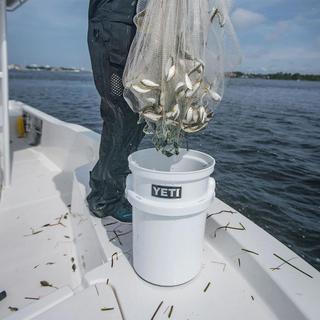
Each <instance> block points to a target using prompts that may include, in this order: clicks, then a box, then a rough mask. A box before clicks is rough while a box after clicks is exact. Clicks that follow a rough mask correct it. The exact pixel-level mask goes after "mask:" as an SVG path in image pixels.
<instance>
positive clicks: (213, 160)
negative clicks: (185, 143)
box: [128, 148, 216, 175]
mask: <svg viewBox="0 0 320 320" xmlns="http://www.w3.org/2000/svg"><path fill="white" fill-rule="evenodd" d="M146 150H153V151H154V150H156V149H155V148H146V149H142V150H138V151H135V152H133V153H132V154H130V156H129V157H128V162H129V166H130V167H134V168H136V169H138V170H142V171H144V172H149V173H153V174H154V173H157V174H162V175H166V174H175V175H185V174H200V173H204V172H207V171H211V170H212V171H213V169H214V167H215V164H216V160H215V159H214V158H213V157H212V156H210V155H209V154H207V153H205V152H202V151H198V150H193V149H189V150H187V149H184V148H180V150H183V151H187V152H190V151H192V152H194V153H196V154H201V155H204V156H205V157H207V158H208V159H210V161H211V164H210V165H209V163H208V167H206V168H203V169H200V170H192V171H174V172H170V171H160V170H156V169H148V168H144V167H141V166H140V165H138V164H137V162H136V161H133V160H132V157H133V156H134V155H136V154H137V153H139V152H142V151H146ZM130 169H131V168H130Z"/></svg>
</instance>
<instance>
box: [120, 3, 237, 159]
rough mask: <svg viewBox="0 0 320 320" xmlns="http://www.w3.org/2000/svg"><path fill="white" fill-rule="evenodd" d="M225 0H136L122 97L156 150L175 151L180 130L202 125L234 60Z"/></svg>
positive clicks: (193, 129)
mask: <svg viewBox="0 0 320 320" xmlns="http://www.w3.org/2000/svg"><path fill="white" fill-rule="evenodd" d="M229 9H230V1H228V0H175V1H170V0H140V1H139V2H138V6H137V15H136V16H135V18H134V22H135V24H136V26H137V34H136V36H135V38H134V41H133V43H132V46H131V49H130V53H129V56H128V60H127V64H126V68H125V72H124V76H123V83H124V97H125V99H126V101H127V102H128V104H129V106H130V107H131V109H132V110H133V111H135V112H138V113H139V114H140V121H141V122H142V121H145V122H146V127H145V133H147V134H153V135H154V138H153V141H154V144H155V147H156V148H157V149H158V150H161V151H162V152H163V153H164V154H166V155H168V156H170V155H172V154H177V153H178V152H179V145H180V142H181V138H182V137H183V136H184V134H185V133H193V132H197V131H200V130H202V129H204V128H205V127H206V126H207V125H208V123H209V121H210V120H211V119H212V118H213V111H214V108H215V106H217V105H218V104H219V102H220V101H221V99H222V96H223V90H224V76H225V72H226V71H230V70H232V68H233V67H234V66H235V65H237V64H238V63H239V62H240V54H239V46H238V42H237V40H236V36H235V33H234V30H233V27H232V24H231V21H230V17H229Z"/></svg>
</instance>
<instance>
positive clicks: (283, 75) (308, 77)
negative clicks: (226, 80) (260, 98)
mask: <svg viewBox="0 0 320 320" xmlns="http://www.w3.org/2000/svg"><path fill="white" fill-rule="evenodd" d="M227 76H228V77H230V78H245V79H267V80H296V81H297V80H305V81H320V74H301V73H287V72H277V73H268V74H262V73H244V72H240V71H237V72H232V73H228V74H227Z"/></svg>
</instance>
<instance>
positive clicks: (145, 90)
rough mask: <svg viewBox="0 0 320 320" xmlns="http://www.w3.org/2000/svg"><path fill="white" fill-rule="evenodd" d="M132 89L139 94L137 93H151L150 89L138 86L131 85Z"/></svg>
mask: <svg viewBox="0 0 320 320" xmlns="http://www.w3.org/2000/svg"><path fill="white" fill-rule="evenodd" d="M132 89H133V90H135V91H137V92H139V93H148V92H150V91H151V89H150V88H146V87H143V86H140V85H138V84H134V85H132Z"/></svg>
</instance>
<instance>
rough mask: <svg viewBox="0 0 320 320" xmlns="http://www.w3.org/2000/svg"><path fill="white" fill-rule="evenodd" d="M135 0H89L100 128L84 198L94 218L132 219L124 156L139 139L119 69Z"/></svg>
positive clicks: (129, 35) (126, 49) (131, 33)
mask: <svg viewBox="0 0 320 320" xmlns="http://www.w3.org/2000/svg"><path fill="white" fill-rule="evenodd" d="M136 3H137V0H91V1H90V6H89V30H88V45H89V51H90V57H91V64H92V71H93V76H94V81H95V85H96V88H97V90H98V91H99V94H100V96H101V106H100V110H101V116H102V119H103V129H102V134H101V143H100V151H99V160H98V162H97V164H96V165H95V167H94V168H93V170H92V172H91V173H90V187H91V192H90V194H89V195H88V197H87V201H88V204H89V208H90V210H91V212H92V213H93V214H94V215H95V216H97V217H105V216H113V217H115V218H117V219H119V220H121V221H131V206H130V204H129V203H128V202H127V200H126V199H125V197H124V190H125V183H126V177H127V175H128V173H129V168H128V156H129V155H130V154H131V153H132V152H134V151H136V150H137V148H138V146H139V144H140V142H141V140H142V138H143V132H142V130H143V125H137V121H138V115H137V114H135V113H134V112H133V111H132V110H131V109H130V108H129V106H128V105H127V103H126V102H125V100H124V98H123V95H122V93H123V85H122V74H123V71H124V67H125V64H126V60H127V56H128V53H129V49H130V45H131V42H132V40H133V37H134V35H135V31H136V28H135V25H134V24H133V17H134V15H135V12H136Z"/></svg>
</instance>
